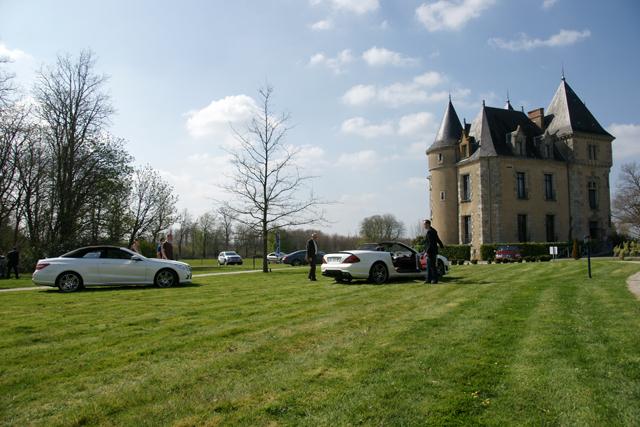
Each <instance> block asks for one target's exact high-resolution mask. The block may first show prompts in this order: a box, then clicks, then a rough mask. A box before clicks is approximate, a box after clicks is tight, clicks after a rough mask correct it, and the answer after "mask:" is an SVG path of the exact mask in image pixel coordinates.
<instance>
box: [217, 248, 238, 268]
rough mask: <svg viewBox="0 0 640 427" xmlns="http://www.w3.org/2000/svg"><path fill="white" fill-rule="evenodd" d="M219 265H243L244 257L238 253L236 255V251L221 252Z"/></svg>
mask: <svg viewBox="0 0 640 427" xmlns="http://www.w3.org/2000/svg"><path fill="white" fill-rule="evenodd" d="M218 264H219V265H231V264H238V265H242V257H241V256H240V255H238V254H237V253H235V252H234V251H224V252H220V254H219V255H218Z"/></svg>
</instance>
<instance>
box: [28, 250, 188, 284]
mask: <svg viewBox="0 0 640 427" xmlns="http://www.w3.org/2000/svg"><path fill="white" fill-rule="evenodd" d="M32 280H33V283H35V284H37V285H44V286H56V287H58V288H59V289H60V291H62V292H73V291H77V290H78V289H81V288H83V287H84V286H85V285H129V284H136V285H146V284H149V285H150V284H155V285H156V286H158V287H160V288H168V287H171V286H173V285H177V284H181V283H191V266H190V265H189V264H186V263H184V262H179V261H171V260H163V259H155V258H146V257H144V256H142V255H140V254H138V253H136V252H133V251H131V250H129V249H125V248H118V247H116V246H90V247H86V248H80V249H76V250H75V251H72V252H69V253H66V254H64V255H62V256H60V257H57V258H45V259H41V260H39V261H38V264H37V265H36V271H34V272H33V277H32Z"/></svg>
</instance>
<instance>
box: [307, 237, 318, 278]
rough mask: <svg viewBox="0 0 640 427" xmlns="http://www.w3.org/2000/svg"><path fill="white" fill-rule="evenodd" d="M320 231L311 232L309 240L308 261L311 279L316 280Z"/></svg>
mask: <svg viewBox="0 0 640 427" xmlns="http://www.w3.org/2000/svg"><path fill="white" fill-rule="evenodd" d="M317 240H318V233H313V234H311V238H310V239H309V240H308V241H307V261H309V276H308V277H309V280H311V281H312V282H315V281H316V254H317V253H318V242H317Z"/></svg>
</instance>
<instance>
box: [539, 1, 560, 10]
mask: <svg viewBox="0 0 640 427" xmlns="http://www.w3.org/2000/svg"><path fill="white" fill-rule="evenodd" d="M557 1H558V0H544V1H543V2H542V8H543V9H551V8H552V7H553V5H554V4H556V3H557Z"/></svg>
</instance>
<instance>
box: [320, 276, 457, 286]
mask: <svg viewBox="0 0 640 427" xmlns="http://www.w3.org/2000/svg"><path fill="white" fill-rule="evenodd" d="M458 283H461V281H459V280H458V279H455V278H452V277H441V278H440V280H439V282H438V283H436V284H433V285H434V286H437V285H449V284H458ZM332 284H334V285H344V286H397V285H415V284H425V285H426V284H427V283H424V279H415V278H402V277H401V278H393V279H390V280H389V281H387V282H386V283H382V284H378V283H373V282H370V281H368V280H367V279H354V280H352V281H351V282H341V281H338V280H336V281H334V282H333V283H332Z"/></svg>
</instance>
